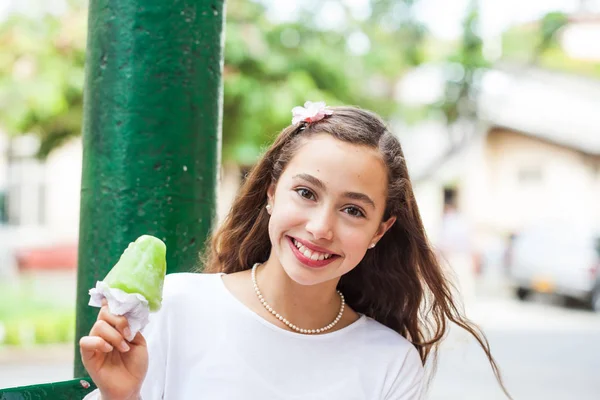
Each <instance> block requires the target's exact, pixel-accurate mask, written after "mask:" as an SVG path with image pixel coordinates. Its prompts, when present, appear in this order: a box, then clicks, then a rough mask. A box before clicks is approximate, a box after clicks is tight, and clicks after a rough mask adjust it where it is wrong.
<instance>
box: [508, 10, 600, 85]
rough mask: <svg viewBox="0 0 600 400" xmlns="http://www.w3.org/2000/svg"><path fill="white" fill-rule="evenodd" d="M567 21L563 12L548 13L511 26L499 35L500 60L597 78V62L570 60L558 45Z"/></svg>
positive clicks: (599, 68)
mask: <svg viewBox="0 0 600 400" xmlns="http://www.w3.org/2000/svg"><path fill="white" fill-rule="evenodd" d="M568 23H569V19H568V17H567V16H566V15H565V14H563V13H560V12H551V13H548V14H547V15H545V16H544V17H543V18H542V19H541V20H540V21H539V23H536V24H528V25H520V26H515V27H512V28H511V29H509V30H507V31H506V32H505V33H504V34H503V36H502V53H503V59H504V60H505V61H509V62H513V63H521V64H533V65H537V66H539V67H542V68H545V69H549V70H556V71H563V72H568V73H573V74H579V75H586V76H589V77H594V78H600V62H598V61H593V60H576V59H573V58H571V57H569V56H568V55H567V54H566V53H565V52H564V51H563V49H562V48H561V46H560V43H559V41H558V37H559V35H560V33H561V32H562V31H563V28H565V27H566V26H567V25H568Z"/></svg>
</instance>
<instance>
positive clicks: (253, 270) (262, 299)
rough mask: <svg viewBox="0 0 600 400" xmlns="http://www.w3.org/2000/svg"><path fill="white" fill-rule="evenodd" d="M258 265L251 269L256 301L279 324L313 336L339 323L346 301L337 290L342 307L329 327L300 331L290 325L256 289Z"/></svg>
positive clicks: (300, 329)
mask: <svg viewBox="0 0 600 400" xmlns="http://www.w3.org/2000/svg"><path fill="white" fill-rule="evenodd" d="M258 265H259V264H258V263H256V264H254V266H253V267H252V283H253V284H254V291H255V292H256V295H257V296H258V300H260V302H261V303H262V305H263V306H265V308H266V309H267V311H269V312H270V313H271V314H273V315H274V316H275V318H277V319H278V320H280V321H281V322H283V323H284V324H286V325H287V326H289V327H290V328H292V329H293V330H295V331H296V332H300V333H306V334H315V333H322V332H325V331H328V330H330V329H331V328H333V327H334V326H335V325H337V323H338V322H340V319H341V318H342V314H343V313H344V306H345V303H346V301H345V300H344V295H343V294H342V292H340V291H339V290H338V291H337V293H338V294H339V295H340V299H341V300H342V305H341V306H340V312H339V313H338V315H337V317H335V319H334V320H333V322H332V323H330V324H329V325H327V326H325V327H323V328H319V329H302V328H299V327H297V326H296V325H294V324H292V323H291V322H290V321H288V320H287V319H285V318H284V317H283V316H281V315H279V313H277V312H276V311H275V310H273V307H271V306H270V305H269V303H267V301H266V300H265V299H264V298H263V295H262V293H261V292H260V289H259V288H258V284H257V283H256V268H257V267H258Z"/></svg>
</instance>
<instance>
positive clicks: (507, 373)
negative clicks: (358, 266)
mask: <svg viewBox="0 0 600 400" xmlns="http://www.w3.org/2000/svg"><path fill="white" fill-rule="evenodd" d="M542 300H543V299H542ZM468 312H469V315H470V316H471V318H472V319H473V320H474V321H476V322H478V323H480V324H481V326H482V328H483V329H484V330H485V332H486V334H487V336H488V339H489V340H490V344H491V347H492V353H493V355H494V357H495V358H496V360H497V362H498V365H499V367H500V370H501V372H502V374H503V377H504V379H505V383H506V386H507V388H508V390H509V392H510V393H511V394H512V396H513V398H514V399H516V400H598V399H600V379H599V378H600V315H595V314H593V313H591V312H589V311H587V310H583V309H567V308H564V307H562V306H558V305H554V304H550V303H549V302H547V301H540V300H539V299H538V300H534V301H530V302H525V303H521V302H518V301H516V300H512V299H510V298H495V299H486V300H480V301H478V302H477V303H476V304H473V305H472V306H471V307H470V308H469V310H468ZM37 357H38V358H39V355H38V356H37ZM34 358H35V357H33V356H31V355H30V356H29V357H18V358H17V359H15V357H13V359H12V360H8V359H7V357H6V356H5V357H4V358H0V387H8V386H14V385H27V384H35V383H41V382H51V381H56V380H65V379H69V378H70V377H71V371H72V367H71V358H72V350H71V348H70V347H68V346H65V347H64V348H63V350H62V351H59V350H56V351H55V354H54V355H53V356H45V357H44V359H36V361H35V362H34V361H32V360H33V359H34ZM505 398H506V397H505V396H504V395H503V394H502V391H501V390H500V388H499V386H498V385H497V384H496V382H495V380H494V376H493V374H492V371H491V368H490V366H489V364H488V362H487V359H486V358H485V355H484V353H483V351H482V350H481V349H480V348H479V346H478V345H477V344H476V343H475V342H474V340H472V339H470V338H469V336H468V335H467V334H465V333H463V332H460V331H459V330H454V331H453V332H452V333H451V335H450V336H449V337H448V339H447V341H446V342H445V344H444V345H443V347H442V349H441V351H440V358H439V363H438V372H437V374H436V375H435V377H434V380H433V382H432V383H431V385H430V390H429V393H428V396H427V399H428V400H501V399H505Z"/></svg>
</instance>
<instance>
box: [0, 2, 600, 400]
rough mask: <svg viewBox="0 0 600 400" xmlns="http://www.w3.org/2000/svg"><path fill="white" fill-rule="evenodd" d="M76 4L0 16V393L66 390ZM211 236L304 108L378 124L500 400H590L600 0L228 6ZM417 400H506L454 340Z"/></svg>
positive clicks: (80, 31)
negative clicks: (357, 112) (357, 113)
mask: <svg viewBox="0 0 600 400" xmlns="http://www.w3.org/2000/svg"><path fill="white" fill-rule="evenodd" d="M86 7H87V2H86V1H84V0H52V1H50V0H19V1H17V0H3V1H2V2H1V3H0V388H2V387H9V386H20V385H28V384H35V383H42V382H51V381H58V380H66V379H69V378H71V377H72V375H71V374H72V362H73V357H74V356H75V355H74V354H73V344H72V343H73V341H74V321H75V306H74V302H75V275H76V268H77V266H76V264H77V240H78V223H79V199H80V197H79V192H80V178H81V162H82V147H81V140H80V132H81V120H82V99H83V95H82V90H83V84H84V82H83V79H84V62H85V44H86V25H87V8H86ZM223 80H224V119H223V165H222V172H223V174H222V177H223V179H222V183H221V187H220V191H219V205H218V215H219V219H221V218H223V216H224V215H225V213H226V212H227V210H228V208H229V205H230V204H231V201H232V198H233V196H234V195H235V193H236V190H237V188H238V187H239V184H240V181H241V180H242V179H243V176H244V174H245V173H246V172H247V171H248V169H249V168H250V167H251V166H252V165H253V163H254V162H255V161H256V160H257V157H258V156H259V155H260V154H261V150H262V149H263V148H264V146H265V145H268V143H269V142H270V141H271V140H273V138H274V135H276V134H277V132H278V131H279V130H281V129H282V128H283V127H285V126H287V125H288V124H289V121H290V118H291V113H290V110H291V109H292V107H294V106H296V105H301V104H302V103H303V102H304V101H305V100H314V101H318V100H325V101H326V102H327V103H328V104H329V105H338V104H355V105H360V106H362V107H364V108H369V109H373V110H375V111H376V112H378V113H379V114H381V115H382V116H383V117H384V118H385V119H386V120H387V121H388V122H389V124H390V126H391V127H392V130H393V131H394V132H395V133H396V134H397V135H398V137H399V138H400V140H401V142H402V144H403V147H404V151H405V156H406V159H407V163H408V166H409V170H410V173H411V177H412V179H413V184H414V189H415V191H416V194H417V200H418V202H419V206H420V210H421V213H422V215H423V220H424V223H425V225H426V228H427V231H428V235H429V237H430V238H431V241H432V242H433V243H434V244H435V246H436V248H437V249H438V250H439V254H440V257H441V258H442V259H443V260H445V261H447V265H449V266H448V268H449V269H450V271H452V273H453V274H454V276H456V278H457V282H458V285H459V287H460V290H461V295H462V296H463V298H464V303H465V309H466V312H467V315H468V316H469V317H470V318H471V319H472V320H473V321H474V322H476V323H478V324H480V325H481V326H482V327H483V329H484V331H485V332H486V334H487V335H488V337H489V340H490V343H491V347H492V352H493V354H494V356H495V357H496V358H497V361H498V364H499V366H500V369H501V372H502V373H503V375H504V377H505V380H506V385H507V387H508V389H509V391H510V392H511V393H512V394H513V396H514V397H515V399H544V400H549V399H578V400H586V399H590V400H592V399H600V380H598V377H599V376H600V1H597V0H528V1H517V0H504V1H502V2H499V1H494V0H325V1H322V0H321V1H315V0H304V1H298V0H293V1H292V0H286V1H275V0H262V1H259V0H255V1H251V0H228V1H227V24H226V43H225V66H224V74H223ZM427 398H428V399H432V400H438V399H439V400H441V399H444V400H446V399H473V400H474V399H477V400H481V399H486V400H487V399H503V398H504V397H503V395H502V392H501V390H500V388H499V387H498V385H497V384H496V383H495V381H494V378H493V374H492V372H491V369H490V367H489V364H488V363H487V360H486V358H485V357H484V355H483V352H482V351H481V350H480V349H479V348H478V347H477V344H476V343H474V341H473V340H472V339H471V338H469V337H468V336H467V335H466V334H464V333H462V332H461V331H460V330H455V329H453V330H452V332H451V334H450V335H449V337H448V339H447V340H446V342H445V343H444V345H443V346H442V351H441V352H440V358H439V365H438V371H437V375H436V376H435V379H434V380H433V381H432V383H431V385H430V390H429V395H428V397H427Z"/></svg>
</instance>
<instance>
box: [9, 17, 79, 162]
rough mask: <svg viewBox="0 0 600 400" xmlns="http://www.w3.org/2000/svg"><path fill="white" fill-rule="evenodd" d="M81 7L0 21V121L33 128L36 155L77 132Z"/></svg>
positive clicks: (21, 129) (20, 129)
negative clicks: (38, 140)
mask: <svg viewBox="0 0 600 400" xmlns="http://www.w3.org/2000/svg"><path fill="white" fill-rule="evenodd" d="M84 48H85V10H83V9H79V10H74V11H73V12H71V13H70V14H68V15H65V16H63V17H61V18H60V19H59V18H56V17H54V16H51V15H46V16H44V17H42V18H41V19H39V20H33V19H29V18H26V17H23V16H20V15H15V16H12V17H11V18H10V19H8V20H7V21H5V22H4V23H3V24H2V25H0V88H1V90H0V125H1V126H2V128H4V129H5V130H7V131H8V132H9V133H13V134H20V133H36V134H37V135H39V137H40V138H41V143H42V145H41V148H40V156H41V157H45V156H46V155H47V154H48V153H49V152H50V151H51V150H52V149H54V148H56V147H58V146H60V145H61V144H62V143H63V142H65V141H66V140H68V139H69V138H70V137H72V136H75V135H78V134H79V133H80V126H81V120H82V112H83V109H82V104H83V103H82V100H83V95H82V93H83V77H84V72H83V63H84V55H85V51H84Z"/></svg>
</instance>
